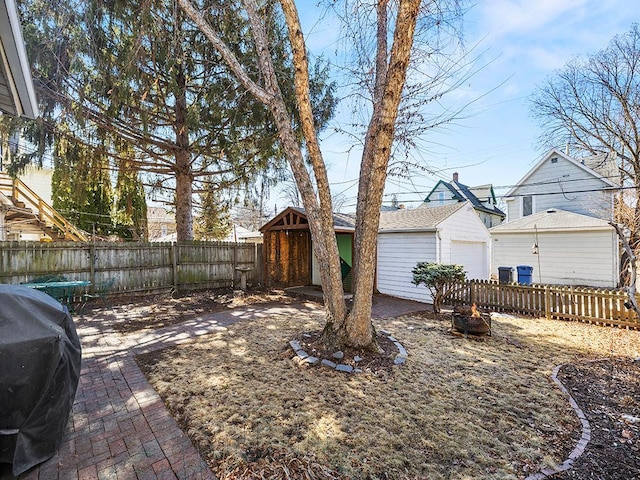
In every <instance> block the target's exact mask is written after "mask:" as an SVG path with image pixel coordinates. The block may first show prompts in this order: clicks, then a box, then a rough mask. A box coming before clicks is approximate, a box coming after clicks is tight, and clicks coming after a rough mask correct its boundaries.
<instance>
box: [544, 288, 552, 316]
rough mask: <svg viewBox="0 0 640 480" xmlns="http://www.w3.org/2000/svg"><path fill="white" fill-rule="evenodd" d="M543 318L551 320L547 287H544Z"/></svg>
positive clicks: (549, 297)
mask: <svg viewBox="0 0 640 480" xmlns="http://www.w3.org/2000/svg"><path fill="white" fill-rule="evenodd" d="M544 317H545V318H546V319H547V320H551V293H550V292H549V287H548V286H547V285H545V286H544Z"/></svg>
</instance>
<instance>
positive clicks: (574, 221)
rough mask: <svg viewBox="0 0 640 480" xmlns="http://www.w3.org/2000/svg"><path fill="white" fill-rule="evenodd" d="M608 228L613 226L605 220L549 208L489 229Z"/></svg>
mask: <svg viewBox="0 0 640 480" xmlns="http://www.w3.org/2000/svg"><path fill="white" fill-rule="evenodd" d="M610 229H613V227H612V226H611V225H610V224H609V222H607V221H606V220H602V219H600V218H595V217H589V216H587V215H580V214H578V213H573V212H567V211H564V210H559V209H557V208H551V209H549V210H546V211H544V212H538V213H534V214H533V215H527V216H526V217H522V218H520V219H518V220H514V221H513V222H507V223H502V224H500V225H497V226H495V227H493V228H490V229H489V231H490V232H491V233H492V234H494V233H522V232H536V231H538V232H543V231H546V232H560V231H577V230H610Z"/></svg>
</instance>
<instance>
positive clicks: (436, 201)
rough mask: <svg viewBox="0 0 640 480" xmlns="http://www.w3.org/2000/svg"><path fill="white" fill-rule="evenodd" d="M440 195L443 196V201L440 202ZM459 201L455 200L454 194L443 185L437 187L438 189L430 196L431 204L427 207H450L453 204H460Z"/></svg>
mask: <svg viewBox="0 0 640 480" xmlns="http://www.w3.org/2000/svg"><path fill="white" fill-rule="evenodd" d="M440 194H443V199H442V200H440ZM458 202H459V200H458V199H456V198H453V193H451V190H449V189H448V188H447V187H445V186H444V185H443V184H442V183H440V184H439V185H437V186H436V188H435V189H434V190H433V191H432V192H431V194H430V195H429V202H428V203H426V204H425V205H426V206H427V207H441V206H442V205H450V204H452V203H458Z"/></svg>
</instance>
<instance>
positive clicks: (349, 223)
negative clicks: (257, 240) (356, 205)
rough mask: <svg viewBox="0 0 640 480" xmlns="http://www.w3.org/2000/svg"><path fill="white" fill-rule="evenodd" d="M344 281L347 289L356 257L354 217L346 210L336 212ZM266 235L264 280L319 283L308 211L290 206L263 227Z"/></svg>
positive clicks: (288, 283) (280, 284) (288, 284)
mask: <svg viewBox="0 0 640 480" xmlns="http://www.w3.org/2000/svg"><path fill="white" fill-rule="evenodd" d="M333 221H334V229H335V232H336V238H337V241H338V251H339V253H340V259H341V261H340V263H341V265H342V269H343V281H346V282H345V283H347V285H346V287H347V289H348V287H349V285H348V283H349V279H350V271H351V265H352V258H353V232H354V225H355V221H354V219H353V217H351V216H350V215H346V214H341V213H334V214H333ZM260 232H262V235H263V239H264V247H263V257H264V269H263V271H264V283H265V285H268V286H272V287H275V286H277V287H293V286H300V285H314V284H316V285H319V284H320V280H319V274H318V267H317V262H318V261H317V259H315V258H314V255H313V249H312V243H311V232H310V231H309V222H308V220H307V215H306V213H305V211H304V209H302V208H298V207H288V208H286V209H285V210H283V211H282V212H280V213H279V214H278V215H276V216H275V217H274V218H273V219H271V221H269V222H268V223H266V224H265V225H263V226H262V227H261V228H260Z"/></svg>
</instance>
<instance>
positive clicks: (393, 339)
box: [387, 335, 398, 343]
mask: <svg viewBox="0 0 640 480" xmlns="http://www.w3.org/2000/svg"><path fill="white" fill-rule="evenodd" d="M387 338H388V339H389V340H391V341H392V342H394V343H395V342H397V341H398V340H396V339H395V338H394V337H393V336H391V335H389V336H388V337H387Z"/></svg>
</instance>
